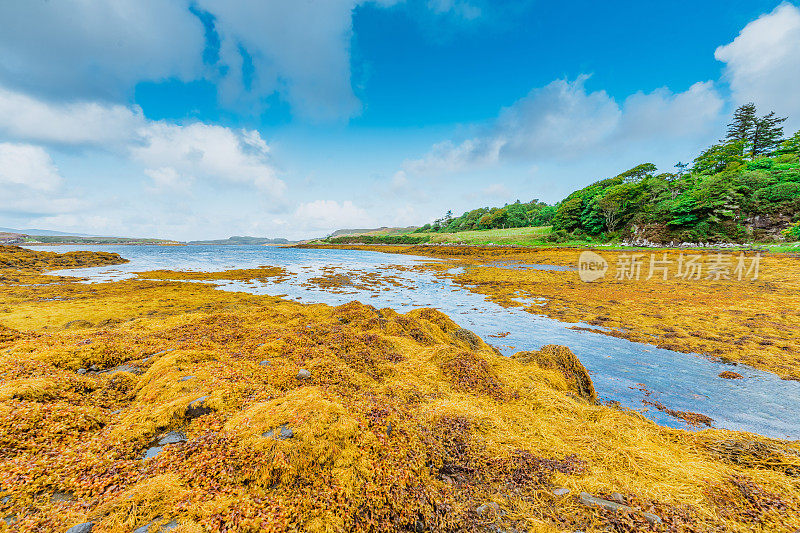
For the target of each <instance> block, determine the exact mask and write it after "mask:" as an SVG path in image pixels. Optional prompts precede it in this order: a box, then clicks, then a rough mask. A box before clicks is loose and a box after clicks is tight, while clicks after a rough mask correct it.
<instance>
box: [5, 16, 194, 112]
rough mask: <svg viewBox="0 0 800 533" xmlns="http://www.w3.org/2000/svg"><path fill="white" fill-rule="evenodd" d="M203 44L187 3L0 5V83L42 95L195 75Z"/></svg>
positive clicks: (107, 90)
mask: <svg viewBox="0 0 800 533" xmlns="http://www.w3.org/2000/svg"><path fill="white" fill-rule="evenodd" d="M203 47H204V37H203V26H202V24H201V22H200V20H199V19H198V18H197V17H195V16H194V15H192V13H191V12H190V11H189V2H188V1H187V0H114V1H106V2H88V1H86V0H58V1H54V2H45V1H22V2H15V1H10V2H9V1H4V2H0V83H3V84H4V85H6V86H9V85H10V86H14V87H17V88H21V89H24V90H26V91H31V92H34V93H36V94H39V95H45V96H47V97H53V98H58V99H64V98H99V99H104V100H105V99H118V98H124V97H125V96H127V95H128V94H129V93H130V91H131V90H132V88H133V86H134V85H135V84H136V83H138V82H140V81H143V80H162V79H166V78H171V77H177V78H179V79H182V80H191V79H196V78H197V77H198V76H199V75H201V74H202V72H203V70H202V69H203V65H202V52H203Z"/></svg>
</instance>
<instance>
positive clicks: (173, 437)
mask: <svg viewBox="0 0 800 533" xmlns="http://www.w3.org/2000/svg"><path fill="white" fill-rule="evenodd" d="M178 442H186V435H184V434H183V433H181V432H180V431H170V432H169V433H167V434H166V435H164V436H163V437H161V438H160V439H158V444H160V445H161V446H164V445H165V444H176V443H178Z"/></svg>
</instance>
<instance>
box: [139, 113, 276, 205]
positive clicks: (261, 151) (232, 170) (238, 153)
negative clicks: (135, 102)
mask: <svg viewBox="0 0 800 533" xmlns="http://www.w3.org/2000/svg"><path fill="white" fill-rule="evenodd" d="M140 134H141V136H142V143H141V144H135V145H132V146H131V148H130V151H131V154H132V157H133V159H134V160H136V161H139V162H141V163H142V164H143V165H144V166H145V167H146V168H147V169H150V172H149V174H148V175H149V176H150V177H151V178H153V175H154V174H155V175H157V176H159V177H160V178H162V181H163V180H164V179H165V178H166V179H167V180H168V181H172V182H177V181H179V180H182V179H184V178H179V177H178V174H180V175H182V176H184V177H185V178H205V179H211V180H224V181H228V182H231V183H242V184H250V185H254V186H255V187H257V188H258V189H260V190H262V191H264V192H266V193H268V194H270V195H271V196H272V197H273V198H280V197H281V196H282V195H283V193H284V191H285V190H286V184H285V183H284V182H283V181H281V180H280V179H279V178H278V177H277V172H276V170H275V168H274V167H273V166H272V164H271V163H270V160H269V147H268V146H267V144H266V142H264V140H263V139H262V138H261V136H260V135H259V133H258V132H255V131H247V130H242V131H234V130H231V129H230V128H225V127H222V126H212V125H208V124H203V123H195V124H190V125H188V126H178V125H175V124H168V123H164V122H154V123H151V124H149V125H148V126H147V127H146V128H144V129H143V130H142V131H141V132H140ZM159 169H160V170H159Z"/></svg>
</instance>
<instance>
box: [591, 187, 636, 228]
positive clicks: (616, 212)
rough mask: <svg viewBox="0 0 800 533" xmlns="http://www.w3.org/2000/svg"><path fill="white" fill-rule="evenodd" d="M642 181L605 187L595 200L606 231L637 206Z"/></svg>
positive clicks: (625, 217)
mask: <svg viewBox="0 0 800 533" xmlns="http://www.w3.org/2000/svg"><path fill="white" fill-rule="evenodd" d="M644 188H645V187H644V184H642V183H636V182H632V183H622V184H620V185H615V186H614V187H610V188H608V189H606V191H605V192H604V193H603V196H601V197H600V198H599V199H598V200H597V207H599V208H600V212H601V213H602V214H603V217H604V218H605V220H606V228H608V231H614V230H616V229H617V227H618V226H619V224H620V223H621V222H623V221H624V220H626V219H627V218H629V215H630V213H631V211H633V210H634V208H635V207H637V206H638V204H639V200H640V199H641V193H642V189H644Z"/></svg>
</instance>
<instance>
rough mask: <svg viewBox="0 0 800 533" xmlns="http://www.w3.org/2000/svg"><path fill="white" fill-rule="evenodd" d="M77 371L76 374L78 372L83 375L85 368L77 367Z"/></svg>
mask: <svg viewBox="0 0 800 533" xmlns="http://www.w3.org/2000/svg"><path fill="white" fill-rule="evenodd" d="M77 372H78V374H80V375H81V376H82V375H84V374H85V373H86V372H87V371H86V369H85V368H79V369H78V370H77Z"/></svg>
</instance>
